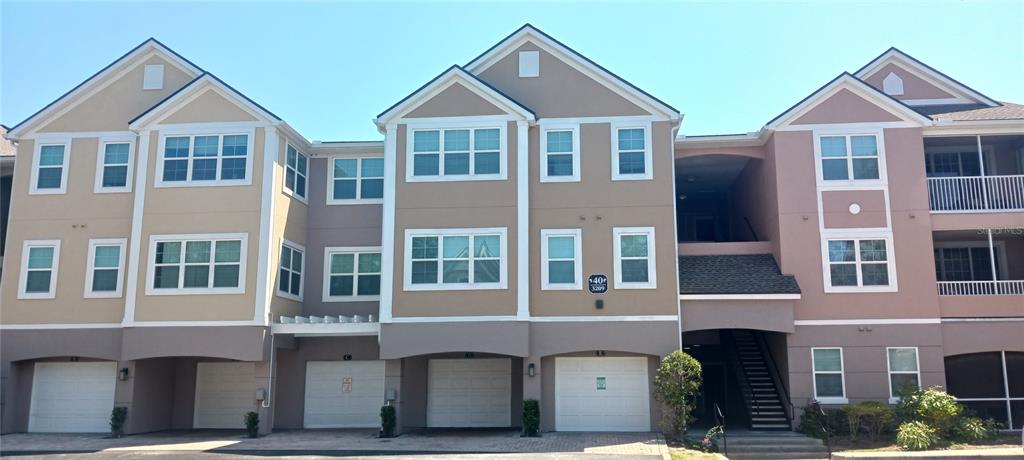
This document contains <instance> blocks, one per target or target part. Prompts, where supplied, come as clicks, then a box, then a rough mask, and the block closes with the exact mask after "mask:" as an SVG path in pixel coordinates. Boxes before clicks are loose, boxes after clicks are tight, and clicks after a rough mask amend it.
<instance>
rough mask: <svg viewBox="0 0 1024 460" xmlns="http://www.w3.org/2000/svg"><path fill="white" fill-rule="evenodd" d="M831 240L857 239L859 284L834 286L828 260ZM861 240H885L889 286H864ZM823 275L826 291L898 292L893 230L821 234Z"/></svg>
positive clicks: (856, 262)
mask: <svg viewBox="0 0 1024 460" xmlns="http://www.w3.org/2000/svg"><path fill="white" fill-rule="evenodd" d="M830 240H856V241H857V242H856V243H854V252H855V254H854V260H855V262H854V263H855V264H856V266H857V285H856V286H833V285H832V275H831V271H830V269H829V267H830V262H829V260H828V242H829V241H830ZM860 240H885V258H886V261H885V262H886V268H887V269H888V271H889V285H888V286H863V285H862V283H863V280H862V278H861V269H860V266H861V263H860ZM821 261H822V267H821V276H822V283H823V285H824V288H825V292H826V293H859V292H897V291H899V284H898V283H897V280H896V254H895V246H894V245H893V237H892V232H889V231H886V232H882V233H871V232H859V231H858V232H853V233H850V232H846V231H843V232H826V233H822V235H821Z"/></svg>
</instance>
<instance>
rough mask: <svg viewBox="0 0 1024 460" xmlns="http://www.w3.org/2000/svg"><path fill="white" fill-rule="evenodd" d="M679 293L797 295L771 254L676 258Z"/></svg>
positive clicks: (792, 280) (790, 279)
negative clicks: (677, 259)
mask: <svg viewBox="0 0 1024 460" xmlns="http://www.w3.org/2000/svg"><path fill="white" fill-rule="evenodd" d="M679 293H680V294H799V293H800V286H799V285H798V284H797V283H796V278H794V277H793V276H791V275H783V274H782V271H780V270H779V266H778V264H776V263H775V258H774V257H772V255H771V254H750V255H722V256H679Z"/></svg>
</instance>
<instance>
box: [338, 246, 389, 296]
mask: <svg viewBox="0 0 1024 460" xmlns="http://www.w3.org/2000/svg"><path fill="white" fill-rule="evenodd" d="M380 270H381V268H380V248H379V247H372V248H341V247H335V248H326V249H325V250H324V273H325V276H326V278H327V279H326V280H325V282H324V302H354V301H361V300H378V299H380V275H381V271H380Z"/></svg>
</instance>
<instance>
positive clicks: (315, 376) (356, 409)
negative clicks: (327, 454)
mask: <svg viewBox="0 0 1024 460" xmlns="http://www.w3.org/2000/svg"><path fill="white" fill-rule="evenodd" d="M382 405H384V361H310V362H308V363H306V401H305V411H304V417H303V426H304V427H306V428H375V427H379V426H380V406H382Z"/></svg>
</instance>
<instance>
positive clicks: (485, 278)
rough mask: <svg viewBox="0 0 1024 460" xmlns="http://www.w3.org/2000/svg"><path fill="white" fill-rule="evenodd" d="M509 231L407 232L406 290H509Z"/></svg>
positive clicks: (501, 229) (500, 229)
mask: <svg viewBox="0 0 1024 460" xmlns="http://www.w3.org/2000/svg"><path fill="white" fill-rule="evenodd" d="M506 234H507V229H505V228H489V229H442V230H423V229H416V230H406V245H405V246H406V258H405V261H406V265H405V268H406V269H405V290H407V291H410V290H446V289H505V288H506V286H507V276H506V270H507V256H506V242H505V238H506Z"/></svg>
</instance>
